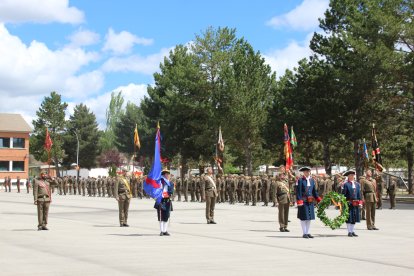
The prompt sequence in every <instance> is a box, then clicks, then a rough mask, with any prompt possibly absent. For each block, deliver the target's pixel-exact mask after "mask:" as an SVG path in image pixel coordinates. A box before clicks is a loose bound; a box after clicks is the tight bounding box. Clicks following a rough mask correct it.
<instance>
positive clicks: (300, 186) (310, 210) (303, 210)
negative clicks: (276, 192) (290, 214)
mask: <svg viewBox="0 0 414 276" xmlns="http://www.w3.org/2000/svg"><path fill="white" fill-rule="evenodd" d="M309 184H310V186H307V185H308V181H307V180H306V177H302V178H300V179H299V180H298V182H297V186H296V198H297V200H298V205H300V204H301V203H302V202H303V206H298V219H300V220H314V219H315V208H314V206H315V201H316V200H317V199H318V200H319V196H318V192H317V191H316V188H315V181H314V180H313V178H310V179H309Z"/></svg>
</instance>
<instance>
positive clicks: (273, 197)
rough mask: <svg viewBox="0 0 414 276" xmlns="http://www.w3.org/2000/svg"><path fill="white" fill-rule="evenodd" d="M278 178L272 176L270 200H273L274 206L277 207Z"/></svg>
mask: <svg viewBox="0 0 414 276" xmlns="http://www.w3.org/2000/svg"><path fill="white" fill-rule="evenodd" d="M277 180H278V179H276V177H274V176H273V177H270V200H271V201H272V202H273V205H272V207H276V205H277V196H276V189H277V186H276V185H277ZM288 197H289V194H288ZM289 201H290V200H289Z"/></svg>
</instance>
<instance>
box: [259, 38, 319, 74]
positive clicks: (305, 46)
mask: <svg viewBox="0 0 414 276" xmlns="http://www.w3.org/2000/svg"><path fill="white" fill-rule="evenodd" d="M312 36H313V33H310V34H308V35H307V37H306V39H305V40H304V41H302V42H297V41H292V42H290V43H289V44H288V45H287V46H286V47H285V48H283V49H276V50H273V51H270V52H268V53H265V54H264V55H263V56H264V58H265V60H266V63H267V64H269V65H270V66H271V67H272V69H273V71H276V73H277V75H278V76H279V77H280V76H283V75H284V73H285V71H286V69H290V70H292V69H293V68H294V67H297V65H298V61H299V60H301V59H303V58H307V57H309V56H310V55H311V54H312V50H311V49H310V48H309V43H310V40H311V39H312Z"/></svg>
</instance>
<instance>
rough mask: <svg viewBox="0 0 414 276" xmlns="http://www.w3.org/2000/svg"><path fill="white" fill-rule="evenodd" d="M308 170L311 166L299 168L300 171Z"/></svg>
mask: <svg viewBox="0 0 414 276" xmlns="http://www.w3.org/2000/svg"><path fill="white" fill-rule="evenodd" d="M310 170H311V168H310V167H306V166H305V167H302V168H300V169H299V171H300V172H304V171H310Z"/></svg>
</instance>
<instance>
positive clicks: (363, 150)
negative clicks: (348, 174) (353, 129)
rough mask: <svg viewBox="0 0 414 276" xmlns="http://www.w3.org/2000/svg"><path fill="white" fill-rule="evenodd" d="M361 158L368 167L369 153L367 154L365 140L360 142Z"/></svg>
mask: <svg viewBox="0 0 414 276" xmlns="http://www.w3.org/2000/svg"><path fill="white" fill-rule="evenodd" d="M362 160H363V162H364V167H365V168H368V162H369V155H368V148H367V143H366V142H365V139H364V143H363V144H362Z"/></svg>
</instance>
